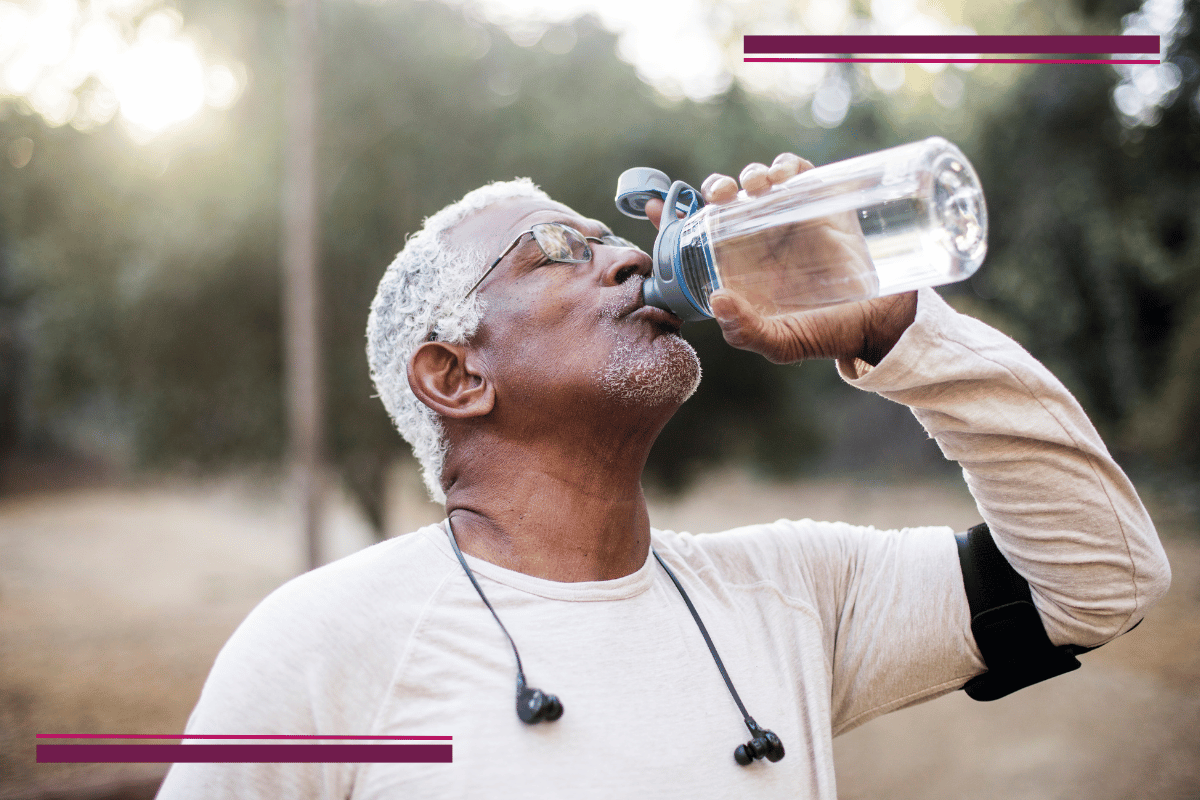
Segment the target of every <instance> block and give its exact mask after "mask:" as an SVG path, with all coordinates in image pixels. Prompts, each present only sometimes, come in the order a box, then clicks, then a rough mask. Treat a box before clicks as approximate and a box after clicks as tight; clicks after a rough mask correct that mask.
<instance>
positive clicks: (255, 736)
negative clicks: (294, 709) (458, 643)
mask: <svg viewBox="0 0 1200 800" xmlns="http://www.w3.org/2000/svg"><path fill="white" fill-rule="evenodd" d="M35 735H36V737H37V738H38V739H302V740H303V739H319V740H329V739H351V740H354V741H375V740H380V741H423V742H424V741H439V742H442V741H444V742H449V741H453V739H454V737H453V736H307V735H306V736H285V735H278V736H272V735H270V734H258V733H255V734H247V735H244V736H239V735H237V734H231V733H220V734H208V733H189V734H182V733H165V734H159V733H39V734H35Z"/></svg>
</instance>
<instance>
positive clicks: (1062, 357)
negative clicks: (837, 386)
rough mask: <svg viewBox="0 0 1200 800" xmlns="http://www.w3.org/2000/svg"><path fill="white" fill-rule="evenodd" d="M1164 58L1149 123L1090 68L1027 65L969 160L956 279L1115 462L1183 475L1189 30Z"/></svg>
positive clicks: (1191, 263) (1193, 174) (1189, 233)
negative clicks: (971, 235)
mask: <svg viewBox="0 0 1200 800" xmlns="http://www.w3.org/2000/svg"><path fill="white" fill-rule="evenodd" d="M1189 5H1190V8H1189V11H1190V13H1192V14H1193V15H1194V14H1195V11H1196V8H1195V6H1194V4H1189ZM1125 10H1128V9H1125ZM1097 13H1100V12H1097ZM1169 57H1170V59H1171V60H1172V61H1174V62H1175V63H1176V64H1178V65H1179V66H1180V68H1181V71H1182V75H1183V85H1182V86H1181V87H1180V90H1179V99H1178V100H1177V101H1176V102H1175V103H1173V104H1172V105H1171V106H1170V107H1168V108H1167V109H1166V110H1165V111H1164V113H1163V116H1162V119H1161V121H1160V122H1159V123H1158V124H1157V125H1155V126H1153V127H1151V128H1147V129H1134V130H1126V129H1124V128H1122V127H1121V125H1120V124H1119V123H1118V121H1117V119H1116V117H1115V114H1114V111H1113V110H1112V107H1111V100H1110V96H1111V92H1112V88H1113V85H1114V84H1115V75H1114V73H1113V72H1112V71H1111V70H1108V69H1100V68H1092V67H1080V68H1074V69H1071V68H1067V69H1064V68H1062V67H1057V66H1044V67H1041V68H1039V69H1038V70H1037V71H1035V72H1034V73H1033V74H1032V75H1031V77H1030V79H1029V80H1027V81H1026V82H1025V83H1024V84H1023V86H1022V87H1021V89H1020V90H1019V91H1018V92H1017V93H1016V94H1015V96H1014V98H1013V101H1012V103H1011V104H1010V105H1006V106H1005V107H1003V108H999V109H996V110H995V112H994V114H993V115H992V117H991V118H990V119H989V120H988V121H987V122H986V127H985V129H984V130H985V132H984V134H983V135H982V136H981V138H980V141H979V143H978V146H977V153H973V157H974V158H975V159H976V164H977V166H978V167H979V169H980V172H981V177H982V180H983V183H984V186H985V187H986V188H987V196H988V202H989V217H990V221H991V233H990V243H989V256H988V262H987V264H986V266H985V267H984V269H982V270H981V271H980V272H979V273H978V274H977V275H976V276H975V277H974V278H972V280H971V281H970V286H971V288H972V289H973V290H974V293H975V295H976V297H977V298H979V299H982V300H984V301H986V307H987V313H990V314H992V315H998V316H999V317H1000V318H1001V319H1002V320H1003V321H1002V324H1003V325H1005V326H1006V327H1009V328H1010V329H1012V330H1013V331H1015V332H1016V333H1017V335H1018V338H1019V339H1020V340H1021V341H1022V342H1023V343H1024V344H1025V345H1026V346H1027V347H1029V349H1030V350H1031V351H1033V353H1034V354H1035V355H1037V356H1039V357H1040V358H1042V359H1043V360H1044V361H1045V362H1046V363H1047V364H1048V365H1049V366H1050V367H1051V368H1052V369H1053V370H1054V371H1055V372H1056V374H1058V375H1059V376H1060V377H1062V378H1063V379H1064V381H1065V382H1066V383H1067V384H1068V385H1069V386H1070V387H1071V388H1072V389H1073V390H1074V391H1075V392H1076V394H1077V395H1078V396H1079V397H1080V399H1081V401H1082V402H1083V403H1084V405H1085V406H1087V407H1088V409H1089V411H1090V412H1091V413H1092V415H1093V417H1094V418H1095V419H1096V420H1097V422H1098V423H1099V424H1100V425H1101V427H1102V428H1104V429H1106V430H1107V431H1108V432H1109V433H1110V434H1111V437H1110V441H1111V442H1112V443H1114V444H1115V445H1116V446H1117V448H1118V449H1119V451H1121V453H1122V454H1123V455H1124V456H1125V457H1127V458H1129V459H1133V460H1143V459H1147V458H1151V457H1152V458H1153V459H1155V460H1156V461H1158V462H1159V465H1160V466H1163V465H1167V466H1169V465H1172V464H1175V465H1189V464H1190V465H1192V466H1195V465H1196V464H1197V461H1198V460H1200V445H1198V444H1197V443H1198V442H1200V439H1197V437H1196V436H1188V435H1187V431H1188V430H1189V429H1191V428H1192V427H1194V423H1193V422H1192V420H1194V419H1196V418H1197V414H1198V413H1200V382H1198V381H1197V380H1196V378H1197V377H1198V375H1200V362H1198V361H1197V357H1198V355H1200V352H1198V345H1200V338H1198V336H1200V327H1198V325H1197V319H1198V315H1200V235H1198V234H1200V203H1198V202H1197V201H1198V200H1200V184H1198V182H1197V178H1198V177H1200V114H1198V110H1197V106H1196V103H1195V102H1193V100H1192V98H1193V97H1194V96H1195V95H1196V92H1197V90H1198V89H1200V66H1198V59H1200V39H1198V38H1197V31H1196V29H1195V28H1193V30H1192V32H1190V33H1188V34H1187V35H1186V36H1184V37H1181V38H1180V39H1179V40H1177V42H1176V44H1175V47H1174V48H1173V50H1172V52H1171V53H1170V54H1169ZM967 302H968V304H970V302H971V301H970V300H969V299H967Z"/></svg>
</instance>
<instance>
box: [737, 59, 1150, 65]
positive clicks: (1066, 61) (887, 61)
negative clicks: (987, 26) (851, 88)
mask: <svg viewBox="0 0 1200 800" xmlns="http://www.w3.org/2000/svg"><path fill="white" fill-rule="evenodd" d="M742 60H743V61H744V62H746V63H747V64H763V63H771V64H1161V63H1162V61H1160V60H1159V59H1157V58H743V59H742Z"/></svg>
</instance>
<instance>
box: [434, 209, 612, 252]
mask: <svg viewBox="0 0 1200 800" xmlns="http://www.w3.org/2000/svg"><path fill="white" fill-rule="evenodd" d="M537 222H564V223H566V224H568V225H571V226H572V227H575V228H577V229H579V232H580V233H583V234H584V235H587V236H592V235H595V234H597V233H606V232H608V226H606V225H604V224H602V223H600V222H597V221H596V220H594V219H588V218H586V217H583V216H581V215H580V214H579V213H577V212H576V211H573V210H572V209H570V208H568V207H567V206H565V205H563V204H562V203H556V202H554V201H553V200H542V199H540V198H536V197H515V198H511V199H508V200H501V201H500V202H497V203H492V204H491V205H490V206H488V207H487V208H484V209H482V210H481V211H477V212H475V213H474V214H471V215H470V216H469V217H467V218H466V219H464V220H463V221H462V222H460V223H458V224H457V225H455V226H454V228H453V229H451V231H450V237H451V239H452V240H453V241H454V243H455V244H457V245H460V246H472V245H474V246H479V247H483V248H484V249H487V250H496V251H497V253H498V252H499V251H500V250H502V249H504V248H505V247H506V246H508V244H509V243H511V242H512V240H513V239H515V238H516V237H517V235H518V234H520V233H523V232H525V231H527V230H529V228H530V226H531V225H533V224H534V223H537Z"/></svg>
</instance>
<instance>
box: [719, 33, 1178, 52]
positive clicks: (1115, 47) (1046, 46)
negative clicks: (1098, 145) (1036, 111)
mask: <svg viewBox="0 0 1200 800" xmlns="http://www.w3.org/2000/svg"><path fill="white" fill-rule="evenodd" d="M742 52H744V53H746V54H750V53H966V54H969V55H973V54H976V53H1012V54H1014V55H1035V54H1041V53H1071V54H1078V53H1110V54H1123V55H1124V54H1130V53H1137V54H1153V55H1157V54H1158V52H1159V43H1158V37H1157V36H974V35H972V36H771V35H767V36H763V35H747V36H744V37H743V42H742Z"/></svg>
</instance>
